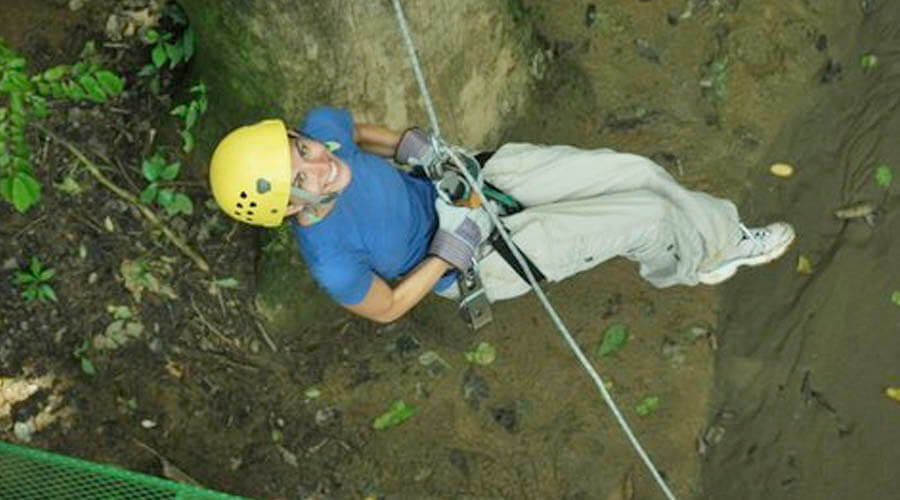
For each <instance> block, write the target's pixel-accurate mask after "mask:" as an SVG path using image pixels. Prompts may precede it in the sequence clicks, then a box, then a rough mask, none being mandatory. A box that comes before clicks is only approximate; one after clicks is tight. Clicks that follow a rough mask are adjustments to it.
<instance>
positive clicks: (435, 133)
mask: <svg viewBox="0 0 900 500" xmlns="http://www.w3.org/2000/svg"><path fill="white" fill-rule="evenodd" d="M393 5H394V12H395V14H396V16H397V23H398V25H399V26H400V31H401V34H402V35H403V41H404V43H405V45H406V50H407V52H408V53H409V58H410V61H411V63H412V67H413V73H414V74H415V77H416V83H417V84H418V85H419V91H420V92H421V93H422V98H423V100H424V102H425V109H426V110H427V112H428V117H429V120H430V121H431V128H432V140H433V143H434V145H435V146H436V150H437V151H439V152H443V153H446V154H447V155H448V156H449V157H450V159H451V160H452V162H453V163H454V164H455V165H456V166H457V167H458V170H459V172H460V173H462V175H463V176H464V177H465V178H466V180H467V181H468V183H469V186H470V187H471V188H472V189H473V190H474V191H475V192H476V193H477V194H478V195H479V197H480V198H481V199H482V200H485V199H487V198H485V195H484V193H483V190H482V189H481V187H480V186H479V184H478V182H476V180H475V178H474V177H473V176H472V175H471V174H470V173H469V171H468V169H467V168H465V163H464V162H463V161H462V160H461V159H460V157H459V154H457V152H455V151H454V150H453V149H452V148H449V147H446V145H443V144H442V143H441V141H440V136H441V134H440V128H439V127H438V122H437V116H436V115H435V112H434V105H433V104H432V102H431V95H430V94H429V93H428V87H427V86H426V85H425V78H424V77H423V76H422V70H421V67H420V66H419V58H418V56H417V55H416V49H415V46H414V45H413V42H412V37H411V36H410V33H409V27H408V26H407V24H406V17H405V16H404V14H403V8H402V7H401V6H400V0H393ZM437 147H441V148H443V149H437ZM485 208H486V210H487V212H488V214H490V216H491V219H492V220H493V221H494V224H495V226H496V227H497V229H498V231H499V233H500V235H501V236H502V238H503V240H504V241H506V242H507V244H508V245H509V248H510V251H511V252H512V253H513V255H514V256H515V257H516V260H517V261H519V264H520V266H521V268H522V270H523V272H524V274H525V275H526V276H527V277H528V282H529V283H530V284H531V287H532V289H533V290H534V292H535V294H536V295H537V297H538V299H539V300H540V301H541V304H542V305H543V306H544V309H545V310H546V311H547V314H548V315H549V316H550V318H551V319H552V320H553V322H554V324H555V325H556V327H557V329H558V330H559V332H560V334H561V335H562V336H563V338H564V339H565V341H566V343H567V344H568V345H569V347H570V348H571V349H572V352H573V353H574V354H575V357H576V358H578V361H579V362H580V363H581V366H582V367H583V368H584V369H585V371H587V373H588V375H589V376H590V377H591V380H593V382H594V385H596V386H597V389H598V390H599V391H600V394H601V395H602V396H603V401H604V402H605V403H606V405H607V407H609V410H610V411H611V412H612V414H613V416H615V418H616V421H617V422H618V423H619V426H620V427H621V428H622V431H623V432H624V433H625V435H626V436H627V437H628V440H629V442H630V443H631V445H632V447H633V448H634V449H635V451H636V452H637V454H638V456H640V458H641V460H642V461H643V462H644V465H645V466H646V467H647V470H648V471H649V472H650V474H651V475H652V476H653V479H654V480H655V481H656V484H657V485H659V487H660V489H661V490H662V492H663V494H665V496H666V498H668V499H669V500H675V495H674V494H673V493H672V491H671V490H670V489H669V487H668V485H667V484H666V481H665V480H664V479H663V478H662V476H661V475H660V473H659V470H658V469H657V468H656V466H655V465H654V464H653V461H651V460H650V457H649V456H648V455H647V452H645V451H644V448H643V447H642V446H641V444H640V442H639V441H638V440H637V437H635V435H634V432H633V431H632V430H631V427H630V426H629V425H628V422H627V421H626V420H625V417H624V416H623V415H622V412H621V411H620V410H619V408H618V406H617V405H616V403H615V401H613V399H612V396H611V395H610V394H609V391H608V390H607V389H606V386H605V384H604V383H603V379H601V378H600V375H599V374H598V373H597V371H596V370H595V369H594V367H593V365H591V363H590V361H589V360H588V359H587V356H585V355H584V352H582V351H581V348H580V347H578V344H577V343H576V342H575V339H573V338H572V335H571V334H570V333H569V330H568V329H567V328H566V326H565V324H563V322H562V319H561V318H560V317H559V314H557V312H556V310H555V309H554V308H553V306H552V305H551V304H550V301H549V300H548V299H547V296H546V295H545V294H544V291H543V290H542V289H541V287H540V285H539V284H538V282H537V279H536V278H535V276H534V273H532V272H531V269H529V268H528V266H527V264H525V260H524V259H523V257H522V253H521V252H519V250H518V249H517V248H516V247H515V245H514V244H512V240H511V238H510V237H509V234H508V232H507V231H506V230H505V229H504V228H503V226H502V225H501V224H500V220H499V217H497V214H496V213H495V211H494V210H493V209H492V207H491V206H490V203H485Z"/></svg>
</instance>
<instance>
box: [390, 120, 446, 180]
mask: <svg viewBox="0 0 900 500" xmlns="http://www.w3.org/2000/svg"><path fill="white" fill-rule="evenodd" d="M394 160H396V161H397V162H398V163H402V164H404V165H413V166H421V167H423V168H425V171H426V173H429V169H431V168H433V167H434V166H436V165H437V164H438V163H440V158H438V154H437V152H436V151H435V150H434V147H433V145H432V143H431V136H430V135H428V134H427V133H426V132H425V131H424V130H422V129H420V128H418V127H413V128H410V129H407V130H406V131H405V132H403V135H401V136H400V142H399V143H397V150H396V151H395V152H394Z"/></svg>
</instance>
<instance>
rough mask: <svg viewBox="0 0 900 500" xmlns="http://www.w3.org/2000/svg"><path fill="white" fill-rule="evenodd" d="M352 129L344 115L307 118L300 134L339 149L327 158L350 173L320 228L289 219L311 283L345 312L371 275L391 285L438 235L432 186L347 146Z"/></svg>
mask: <svg viewBox="0 0 900 500" xmlns="http://www.w3.org/2000/svg"><path fill="white" fill-rule="evenodd" d="M353 130H354V125H353V117H352V116H351V115H350V113H349V112H348V111H346V110H342V109H335V108H328V107H322V108H315V109H313V110H312V111H310V112H309V113H308V114H307V115H306V118H305V119H304V121H303V123H302V125H301V126H300V132H301V133H302V134H304V135H306V136H307V137H310V138H312V139H315V140H317V141H320V142H326V141H334V142H336V143H338V144H339V145H340V147H339V149H337V150H336V151H334V154H335V156H337V157H338V158H340V159H341V160H343V161H344V163H346V164H347V165H348V166H349V167H350V171H351V174H352V177H351V180H350V184H349V185H348V186H347V187H346V188H345V189H344V190H343V192H341V193H340V195H338V197H337V201H336V202H335V205H334V208H332V210H331V212H329V213H328V215H327V216H326V217H325V218H324V219H322V221H320V222H319V223H317V224H313V225H312V226H301V225H300V224H298V223H297V222H296V219H292V227H293V230H294V236H295V237H296V239H297V245H298V247H299V248H300V255H301V256H302V257H303V260H304V261H305V262H306V265H307V266H308V267H309V270H310V272H311V273H312V275H313V277H314V278H315V279H316V281H317V282H318V283H319V285H320V286H322V287H323V288H324V289H325V291H327V292H328V294H329V295H330V296H331V297H332V298H334V299H335V300H336V301H338V302H340V303H341V304H345V305H353V304H358V303H360V302H361V301H362V300H363V298H365V296H366V293H367V292H368V291H369V288H370V287H371V286H372V280H373V274H376V275H378V276H380V277H381V278H382V279H385V280H387V281H391V280H394V279H397V278H399V277H401V276H403V275H405V274H406V273H408V272H410V271H411V270H412V269H413V268H414V267H415V266H416V265H417V264H419V263H420V262H421V261H422V260H423V259H424V258H425V257H426V255H427V251H428V244H429V242H430V241H431V237H432V236H433V235H434V232H435V231H436V230H437V215H436V214H435V209H434V200H435V197H436V193H435V190H434V186H433V185H432V184H431V182H430V181H428V180H426V179H421V178H418V177H413V176H411V175H409V174H407V173H405V172H403V171H401V170H397V169H396V168H394V167H393V166H392V165H391V164H390V163H389V162H388V161H387V160H385V159H384V158H382V157H380V156H377V155H374V154H371V153H367V152H365V151H363V150H361V149H360V148H359V146H357V145H356V143H354V142H353ZM452 280H453V276H451V275H449V274H448V275H447V276H444V277H443V278H441V280H440V281H439V282H438V283H437V284H436V285H435V289H437V290H443V289H444V288H446V287H447V286H449V285H450V284H451V283H452Z"/></svg>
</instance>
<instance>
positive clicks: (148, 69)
mask: <svg viewBox="0 0 900 500" xmlns="http://www.w3.org/2000/svg"><path fill="white" fill-rule="evenodd" d="M157 72H159V69H158V68H157V67H156V66H154V65H152V64H145V65H144V67H143V68H141V70H140V71H138V74H137V75H138V76H140V77H145V76H150V75H155V74H156V73H157Z"/></svg>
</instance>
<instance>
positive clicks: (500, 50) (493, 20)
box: [182, 0, 539, 148]
mask: <svg viewBox="0 0 900 500" xmlns="http://www.w3.org/2000/svg"><path fill="white" fill-rule="evenodd" d="M182 3H183V6H184V8H185V10H186V11H187V13H188V16H189V18H190V21H191V23H192V24H193V25H194V28H195V30H196V31H197V35H198V36H197V40H198V42H197V43H198V46H197V51H198V57H197V59H196V61H197V64H198V67H197V68H196V71H197V73H198V74H197V75H196V76H197V77H199V78H201V79H203V80H205V81H206V82H207V84H208V85H209V87H210V89H211V94H212V95H211V105H210V116H209V117H208V118H209V119H208V121H207V127H209V129H208V130H206V131H201V132H205V135H206V138H207V139H208V141H207V142H208V143H209V144H208V145H207V146H208V147H210V148H211V147H212V144H214V141H215V139H217V138H218V136H220V135H221V134H222V133H224V132H225V131H226V130H228V129H230V128H233V127H234V126H236V125H238V124H241V123H243V122H246V121H251V120H256V119H258V118H261V117H263V116H283V117H285V118H286V119H288V120H291V121H298V120H299V119H300V117H301V116H302V113H303V112H304V111H305V110H306V109H308V108H309V107H311V106H313V105H318V104H333V105H338V106H344V107H347V108H349V109H351V110H352V111H353V112H354V114H355V115H356V116H357V118H358V119H359V120H360V121H370V122H373V123H382V124H385V125H387V126H390V127H396V128H405V127H407V126H410V125H413V124H421V125H428V117H427V114H426V112H425V108H424V105H423V100H422V98H421V95H420V92H419V89H418V87H417V85H416V82H415V77H414V74H413V71H412V66H411V63H410V59H409V55H408V53H407V49H406V46H405V45H404V42H403V37H402V34H401V31H400V28H399V25H398V22H397V18H396V15H395V11H394V9H393V6H392V3H391V2H388V1H379V2H360V1H356V0H337V1H328V2H325V1H314V2H308V1H307V2H297V1H288V0H270V1H261V0H257V1H246V0H223V1H212V0H185V1H184V2H182ZM403 4H405V5H404V9H405V13H406V16H407V20H408V24H409V29H410V32H411V35H412V38H413V40H414V42H415V46H416V48H417V49H418V54H419V59H420V62H421V65H422V69H423V73H424V75H425V79H426V81H427V84H428V88H429V91H430V93H431V96H432V99H433V100H434V104H435V108H436V114H437V117H438V120H439V123H440V127H441V132H442V135H443V136H444V137H445V138H446V139H448V140H450V141H452V142H458V143H466V144H468V145H472V146H479V145H481V144H488V143H491V142H492V141H496V139H497V138H498V137H499V134H500V130H499V126H500V124H501V123H504V121H508V120H509V119H512V118H515V117H516V115H517V113H518V112H519V111H520V110H521V109H522V107H523V104H524V102H525V101H526V100H527V99H526V96H527V95H528V93H529V90H530V88H531V82H532V80H533V77H532V76H531V73H532V72H531V69H530V61H531V59H532V58H533V57H534V55H535V54H538V53H539V51H538V50H537V48H536V47H534V46H532V41H531V40H532V38H531V36H530V31H528V28H526V27H522V26H521V25H517V24H516V23H515V22H514V19H513V15H512V13H511V12H510V11H509V8H508V3H507V2H483V1H480V0H430V1H427V2H425V1H407V2H403Z"/></svg>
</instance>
